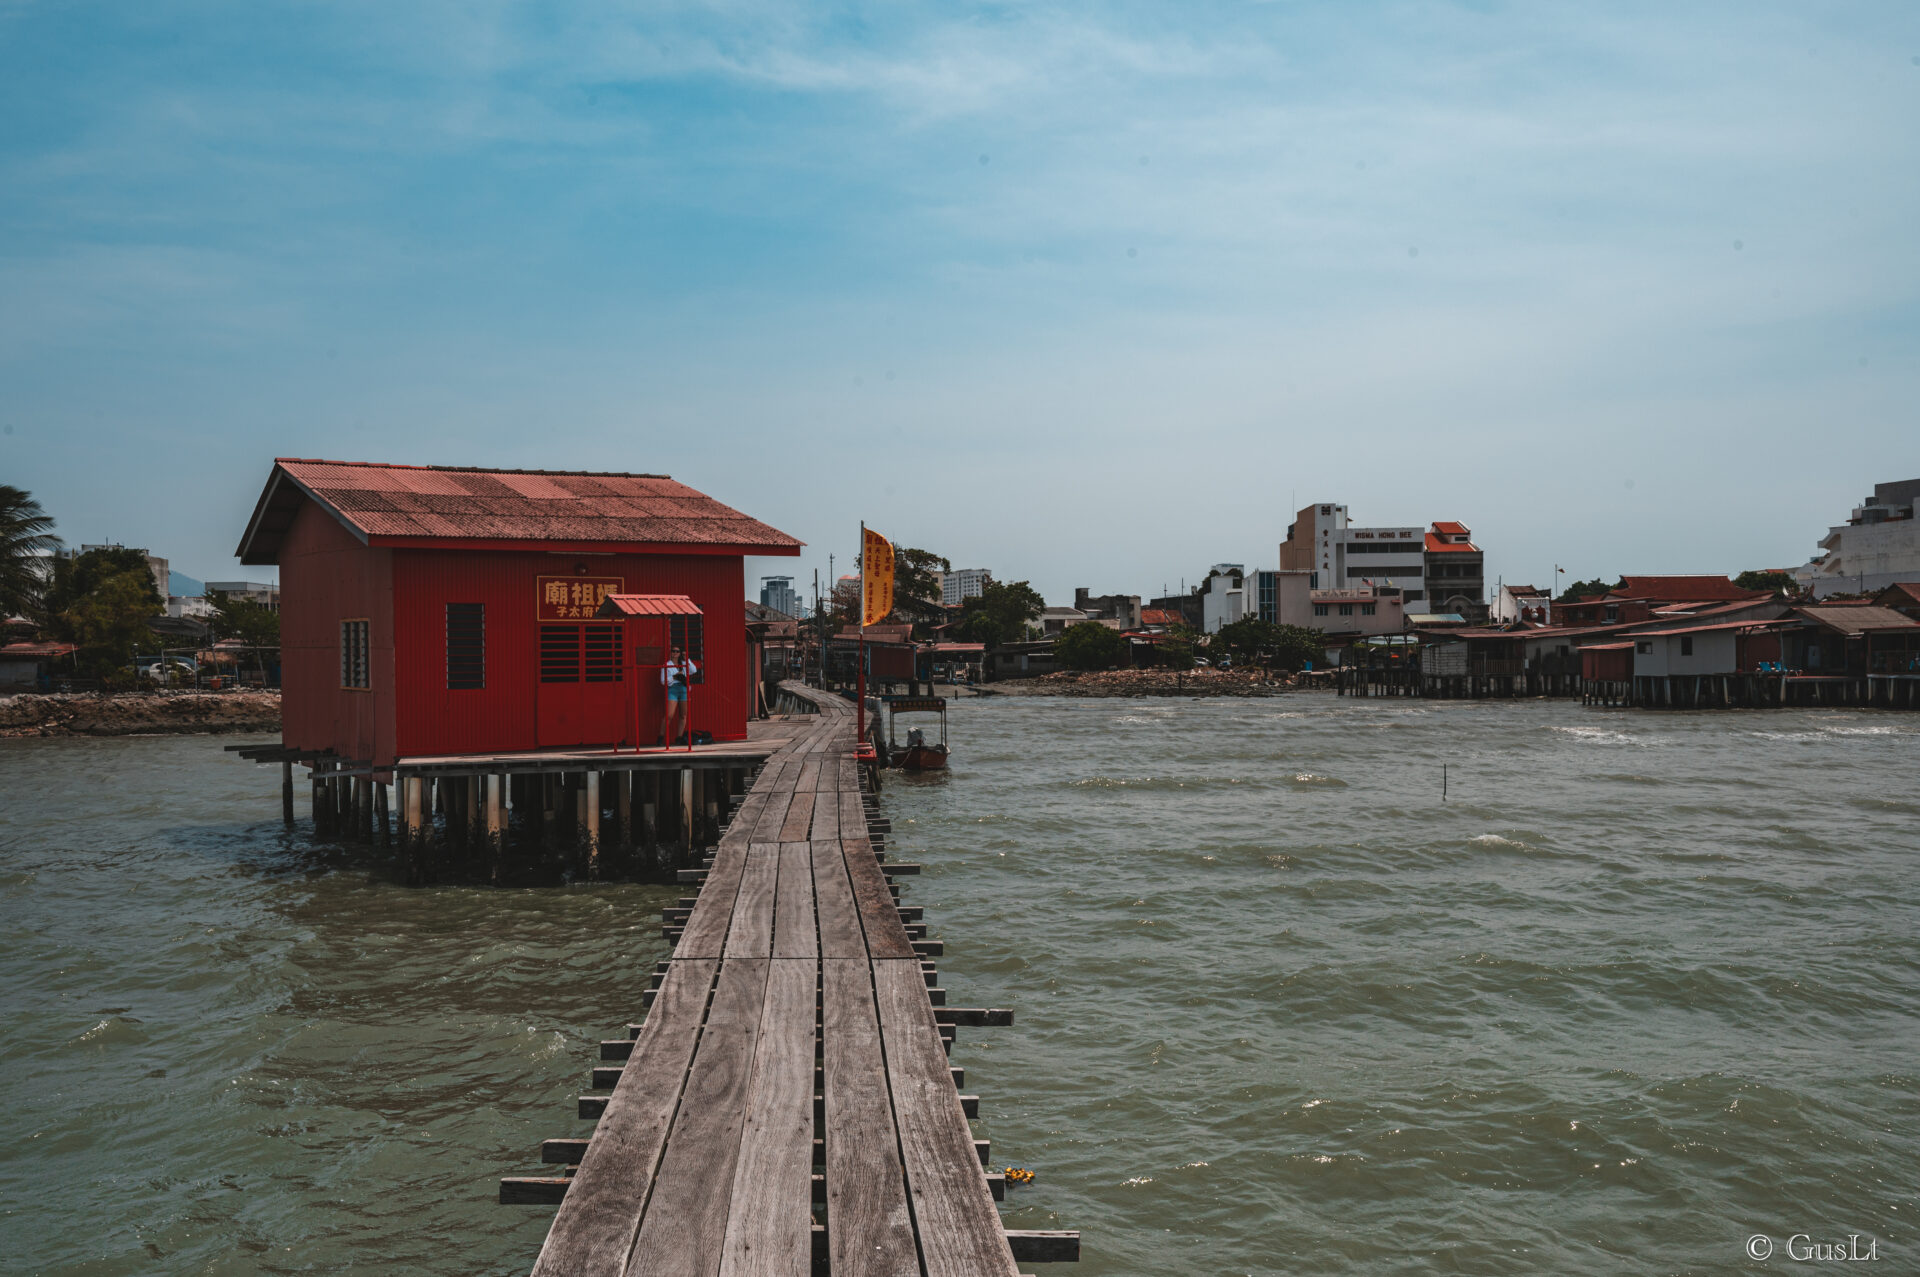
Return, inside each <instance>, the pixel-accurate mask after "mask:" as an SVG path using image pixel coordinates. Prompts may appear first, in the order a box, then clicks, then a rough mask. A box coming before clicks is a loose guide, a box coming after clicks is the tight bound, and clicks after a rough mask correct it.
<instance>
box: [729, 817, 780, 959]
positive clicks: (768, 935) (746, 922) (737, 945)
mask: <svg viewBox="0 0 1920 1277" xmlns="http://www.w3.org/2000/svg"><path fill="white" fill-rule="evenodd" d="M779 876H780V844H779V843H772V842H756V843H751V844H749V845H748V847H747V863H746V868H745V869H743V870H742V871H741V874H740V891H739V894H738V895H736V896H735V897H734V902H733V925H732V926H731V927H730V928H728V930H727V948H726V956H727V957H729V958H769V957H772V956H773V901H774V895H775V892H776V889H777V887H778V884H779Z"/></svg>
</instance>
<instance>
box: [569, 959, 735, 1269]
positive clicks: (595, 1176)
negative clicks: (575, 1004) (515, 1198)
mask: <svg viewBox="0 0 1920 1277" xmlns="http://www.w3.org/2000/svg"><path fill="white" fill-rule="evenodd" d="M719 965H720V964H719V963H717V962H711V961H689V962H676V963H674V964H673V966H672V968H671V969H670V970H668V972H667V974H666V977H665V979H664V980H663V981H662V982H661V985H660V991H659V994H658V995H657V996H656V997H655V998H654V1001H653V1010H652V1012H651V1013H650V1014H649V1015H648V1016H647V1023H646V1027H645V1028H644V1029H642V1030H641V1033H640V1038H639V1040H638V1042H637V1043H636V1044H635V1049H634V1057H633V1060H632V1062H631V1063H629V1064H628V1065H627V1067H626V1069H625V1070H624V1071H623V1072H622V1075H621V1078H620V1085H619V1086H618V1087H616V1088H615V1089H614V1092H613V1094H612V1096H610V1097H609V1098H608V1099H607V1103H606V1108H605V1110H604V1111H603V1112H602V1113H601V1114H600V1122H599V1125H597V1126H596V1127H594V1130H593V1139H592V1141H591V1142H589V1143H588V1145H587V1152H586V1155H585V1156H584V1157H583V1158H581V1160H580V1170H579V1172H578V1173H577V1174H576V1175H575V1176H574V1179H573V1183H572V1185H571V1186H570V1187H569V1189H568V1191H567V1196H566V1201H565V1202H564V1203H562V1205H561V1207H560V1212H559V1214H557V1215H555V1216H554V1219H553V1227H552V1228H550V1229H549V1230H548V1231H547V1240H546V1242H545V1244H544V1245H542V1246H541V1247H540V1258H539V1260H538V1262H536V1263H535V1264H534V1267H533V1271H534V1277H561V1274H569V1275H573V1274H577V1275H579V1277H603V1275H607V1274H617V1273H620V1272H622V1271H623V1270H624V1269H625V1267H626V1262H627V1250H628V1248H629V1247H630V1246H632V1244H633V1239H634V1234H635V1232H636V1231H637V1230H638V1229H639V1227H640V1216H641V1212H642V1211H643V1210H644V1208H645V1206H646V1201H647V1192H648V1189H649V1188H650V1187H651V1185H652V1183H653V1177H654V1172H655V1170H656V1169H657V1168H658V1166H659V1163H660V1155H661V1152H662V1150H663V1148H664V1147H665V1145H666V1142H667V1132H668V1128H669V1126H670V1125H671V1123H672V1121H673V1115H674V1111H675V1110H676V1109H677V1108H678V1107H679V1104H680V1097H681V1092H682V1090H683V1089H684V1087H685V1085H686V1079H687V1070H688V1068H689V1066H690V1065H691V1063H692V1060H693V1053H694V1043H695V1040H696V1039H697V1038H698V1037H699V1034H700V1020H701V1017H702V1015H703V1014H704V1013H705V1011H706V1005H707V992H708V990H709V989H711V988H712V987H713V981H714V976H715V973H716V972H717V971H718V969H719Z"/></svg>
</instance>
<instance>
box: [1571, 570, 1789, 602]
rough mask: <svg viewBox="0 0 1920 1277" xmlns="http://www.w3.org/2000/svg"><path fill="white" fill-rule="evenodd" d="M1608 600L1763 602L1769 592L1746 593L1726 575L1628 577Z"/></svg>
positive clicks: (1750, 591)
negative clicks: (1743, 600)
mask: <svg viewBox="0 0 1920 1277" xmlns="http://www.w3.org/2000/svg"><path fill="white" fill-rule="evenodd" d="M1621 579H1622V580H1623V581H1625V582H1626V584H1625V585H1624V586H1622V587H1620V588H1618V589H1615V590H1613V591H1611V592H1609V593H1608V594H1607V595H1606V597H1607V598H1608V599H1651V600H1655V601H1657V602H1661V603H1707V602H1715V601H1718V600H1721V599H1763V598H1766V597H1768V596H1769V595H1770V594H1771V593H1772V591H1770V590H1743V589H1741V588H1740V587H1739V586H1737V585H1735V584H1734V583H1733V582H1732V581H1730V580H1728V579H1727V578H1726V577H1724V576H1628V577H1622V578H1621Z"/></svg>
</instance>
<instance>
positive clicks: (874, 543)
mask: <svg viewBox="0 0 1920 1277" xmlns="http://www.w3.org/2000/svg"><path fill="white" fill-rule="evenodd" d="M860 581H861V585H862V587H863V590H862V592H863V593H864V594H865V595H866V597H865V598H864V599H863V600H862V601H861V607H860V614H861V620H860V624H862V625H878V624H880V622H882V621H884V620H886V619H887V614H888V613H890V612H892V611H893V542H891V541H889V540H887V539H886V538H885V537H883V536H881V535H880V534H879V533H878V532H875V531H874V530H873V529H872V528H868V527H862V528H861V529H860Z"/></svg>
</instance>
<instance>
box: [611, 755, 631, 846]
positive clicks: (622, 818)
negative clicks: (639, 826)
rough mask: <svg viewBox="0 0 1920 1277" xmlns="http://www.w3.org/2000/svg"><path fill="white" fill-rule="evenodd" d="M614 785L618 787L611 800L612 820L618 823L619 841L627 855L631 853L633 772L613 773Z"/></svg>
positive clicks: (629, 770)
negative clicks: (624, 847)
mask: <svg viewBox="0 0 1920 1277" xmlns="http://www.w3.org/2000/svg"><path fill="white" fill-rule="evenodd" d="M614 783H615V784H617V785H618V786H619V788H618V790H616V791H615V794H614V800H613V814H614V819H615V820H617V821H619V822H620V841H621V843H622V844H624V845H625V846H626V849H627V851H628V852H629V853H631V852H632V851H633V771H632V769H631V768H629V769H627V770H625V771H621V772H617V773H615V781H614Z"/></svg>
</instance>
